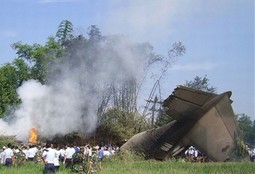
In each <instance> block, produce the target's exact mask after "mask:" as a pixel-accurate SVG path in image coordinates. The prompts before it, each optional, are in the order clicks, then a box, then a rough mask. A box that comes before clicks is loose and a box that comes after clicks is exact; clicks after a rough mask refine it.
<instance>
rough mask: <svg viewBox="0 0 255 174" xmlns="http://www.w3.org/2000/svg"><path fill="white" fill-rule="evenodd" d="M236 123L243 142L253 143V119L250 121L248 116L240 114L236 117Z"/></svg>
mask: <svg viewBox="0 0 255 174" xmlns="http://www.w3.org/2000/svg"><path fill="white" fill-rule="evenodd" d="M238 125H239V128H240V133H241V136H242V137H243V139H244V142H246V143H248V144H253V145H254V144H255V134H254V127H255V125H254V121H253V122H252V120H251V118H250V117H249V116H247V115H245V114H242V116H241V117H240V118H238Z"/></svg>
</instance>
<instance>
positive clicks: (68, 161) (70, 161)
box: [65, 158, 72, 168]
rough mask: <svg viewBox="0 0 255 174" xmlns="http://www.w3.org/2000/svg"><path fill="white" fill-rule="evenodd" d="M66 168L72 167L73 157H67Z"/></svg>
mask: <svg viewBox="0 0 255 174" xmlns="http://www.w3.org/2000/svg"><path fill="white" fill-rule="evenodd" d="M65 163H66V168H71V167H72V158H66V161H65Z"/></svg>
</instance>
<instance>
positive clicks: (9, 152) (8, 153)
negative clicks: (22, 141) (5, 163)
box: [4, 148, 13, 159]
mask: <svg viewBox="0 0 255 174" xmlns="http://www.w3.org/2000/svg"><path fill="white" fill-rule="evenodd" d="M4 154H5V155H4V156H5V159H7V158H12V157H13V150H11V149H10V148H7V149H5V150H4Z"/></svg>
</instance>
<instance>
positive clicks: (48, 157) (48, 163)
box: [42, 143, 56, 174]
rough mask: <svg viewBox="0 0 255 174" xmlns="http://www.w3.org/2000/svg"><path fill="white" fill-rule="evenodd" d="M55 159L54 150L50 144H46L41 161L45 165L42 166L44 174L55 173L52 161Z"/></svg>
mask: <svg viewBox="0 0 255 174" xmlns="http://www.w3.org/2000/svg"><path fill="white" fill-rule="evenodd" d="M55 157H56V151H55V149H52V144H51V143H47V144H46V149H45V150H44V151H43V154H42V159H43V162H44V164H45V166H44V171H43V173H44V174H53V173H55V166H54V160H55Z"/></svg>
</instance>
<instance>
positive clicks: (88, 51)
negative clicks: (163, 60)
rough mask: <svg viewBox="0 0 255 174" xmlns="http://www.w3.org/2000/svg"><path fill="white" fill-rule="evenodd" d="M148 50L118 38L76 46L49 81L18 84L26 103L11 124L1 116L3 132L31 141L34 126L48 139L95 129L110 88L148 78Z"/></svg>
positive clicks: (0, 126) (20, 93) (0, 124)
mask: <svg viewBox="0 0 255 174" xmlns="http://www.w3.org/2000/svg"><path fill="white" fill-rule="evenodd" d="M142 48H143V49H142ZM144 48H146V46H141V45H140V46H139V45H138V44H137V43H133V42H132V41H131V40H128V39H126V38H123V37H117V36H112V37H108V38H107V39H105V41H104V42H103V43H102V44H100V45H97V46H96V47H91V48H89V47H86V48H84V47H81V46H79V47H77V48H74V49H73V50H75V51H72V52H70V53H69V54H67V55H68V56H66V57H65V58H64V59H63V60H64V61H63V62H62V63H61V64H56V65H54V67H51V68H57V69H58V71H56V72H57V73H54V74H51V75H50V76H49V77H48V83H47V85H42V84H41V83H39V82H38V81H36V80H29V81H26V82H24V83H23V84H22V86H21V87H20V88H18V91H17V92H18V95H19V98H20V99H21V100H22V103H21V105H20V106H19V107H18V109H17V110H15V111H14V115H12V117H14V119H12V121H11V122H10V121H9V122H7V121H3V120H0V133H1V134H4V135H16V137H17V138H18V139H20V140H23V141H27V139H28V132H29V130H30V129H31V128H33V127H36V128H38V131H39V134H40V135H42V136H44V137H48V138H49V137H52V136H54V135H56V134H66V133H70V132H72V131H82V132H85V133H91V132H93V131H94V130H95V128H96V126H97V109H98V105H99V102H100V99H101V98H102V94H103V92H104V90H105V88H106V87H107V86H109V85H115V84H117V83H119V82H125V81H128V80H130V79H137V80H139V79H141V77H142V76H143V71H144V69H145V66H146V62H147V60H146V59H147V58H148V54H147V53H149V52H150V50H147V51H146V50H144ZM7 120H8V117H7Z"/></svg>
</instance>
